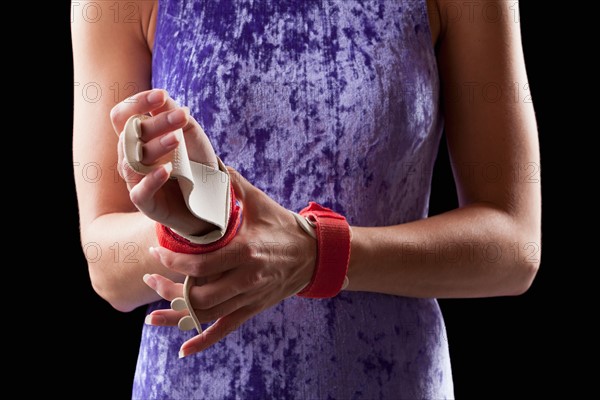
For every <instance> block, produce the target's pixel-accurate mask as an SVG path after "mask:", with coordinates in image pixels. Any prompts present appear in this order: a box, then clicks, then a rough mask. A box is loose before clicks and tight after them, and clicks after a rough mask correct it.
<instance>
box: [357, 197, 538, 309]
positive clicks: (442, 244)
mask: <svg viewBox="0 0 600 400" xmlns="http://www.w3.org/2000/svg"><path fill="white" fill-rule="evenodd" d="M535 220H536V218H533V217H532V221H533V222H532V223H530V221H529V220H528V219H525V220H523V219H522V218H517V217H515V216H514V215H510V214H508V213H506V212H504V211H501V210H499V209H496V208H493V207H491V206H489V205H487V204H484V203H474V204H471V205H469V206H466V207H463V208H460V209H456V210H453V211H449V212H446V213H444V214H441V215H438V216H435V217H431V218H427V219H423V220H419V221H415V222H411V223H407V224H402V225H396V226H389V227H374V228H361V227H353V228H352V231H353V239H352V252H351V258H350V267H349V272H348V277H349V279H350V285H349V287H348V288H347V290H357V291H370V292H379V293H387V294H393V295H401V296H409V297H435V298H468V297H488V296H503V295H516V294H520V293H523V292H524V291H525V290H527V288H528V287H529V285H530V284H531V281H532V280H533V278H534V276H535V274H536V271H537V267H538V265H539V259H540V249H541V247H540V234H539V229H537V227H538V224H537V223H535Z"/></svg>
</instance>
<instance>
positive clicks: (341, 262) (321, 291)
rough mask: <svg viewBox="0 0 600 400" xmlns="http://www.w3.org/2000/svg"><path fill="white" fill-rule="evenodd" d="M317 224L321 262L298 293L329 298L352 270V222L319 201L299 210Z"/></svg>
mask: <svg viewBox="0 0 600 400" xmlns="http://www.w3.org/2000/svg"><path fill="white" fill-rule="evenodd" d="M299 214H300V215H302V216H303V217H306V218H308V219H309V221H311V222H312V223H313V224H314V225H315V227H316V231H317V232H316V233H317V261H316V265H315V272H314V273H313V276H312V279H311V281H310V283H309V284H308V286H307V287H305V288H304V289H302V290H301V291H300V292H299V293H298V296H300V297H310V298H329V297H334V296H336V295H337V294H338V293H339V292H340V290H342V285H343V284H344V279H345V278H346V274H347V273H348V264H349V262H350V225H348V222H347V221H346V218H344V216H343V215H340V214H338V213H336V212H334V211H333V210H330V209H329V208H326V207H323V206H321V205H319V204H317V203H315V202H312V201H311V202H310V203H309V205H308V207H306V208H304V209H303V210H302V211H300V212H299Z"/></svg>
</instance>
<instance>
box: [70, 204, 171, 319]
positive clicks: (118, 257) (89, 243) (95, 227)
mask: <svg viewBox="0 0 600 400" xmlns="http://www.w3.org/2000/svg"><path fill="white" fill-rule="evenodd" d="M154 224H155V222H154V221H152V220H150V219H148V218H147V217H145V216H144V215H143V214H141V213H139V212H131V213H111V214H105V215H102V216H100V217H98V218H96V219H95V220H94V221H93V222H91V223H90V224H89V225H88V226H87V227H85V228H83V229H82V230H81V243H82V248H83V251H84V254H85V257H86V260H87V262H88V269H89V274H90V279H91V283H92V286H93V288H94V290H95V291H96V292H97V293H98V295H100V296H101V297H102V298H103V299H105V300H106V301H108V302H109V303H110V304H111V305H112V306H113V307H114V308H116V309H118V310H120V311H124V312H128V311H131V310H133V309H135V308H137V307H139V306H141V305H144V304H148V303H150V302H153V301H156V300H159V299H160V296H158V295H157V294H156V292H154V291H153V290H151V289H149V288H148V286H147V285H146V284H144V282H143V281H142V277H143V276H144V274H146V273H160V274H162V275H164V276H167V277H169V278H171V279H173V280H174V281H182V280H183V276H182V275H178V274H176V273H174V272H173V271H170V270H169V269H167V268H165V267H164V266H162V265H161V264H160V263H158V262H157V261H156V260H155V259H154V258H152V257H151V256H150V254H149V252H148V249H149V247H151V246H156V245H157V240H156V234H155V230H154Z"/></svg>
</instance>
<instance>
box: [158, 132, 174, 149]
mask: <svg viewBox="0 0 600 400" xmlns="http://www.w3.org/2000/svg"><path fill="white" fill-rule="evenodd" d="M158 141H159V142H160V144H162V145H163V146H165V147H167V148H171V147H175V146H176V145H177V144H179V140H177V135H175V132H169V133H167V134H166V135H164V136H162V137H161V138H160V139H159V140H158Z"/></svg>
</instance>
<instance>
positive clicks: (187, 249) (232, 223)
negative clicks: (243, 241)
mask: <svg viewBox="0 0 600 400" xmlns="http://www.w3.org/2000/svg"><path fill="white" fill-rule="evenodd" d="M230 197H231V207H230V210H231V211H230V214H229V223H228V224H227V230H226V231H225V235H223V237H222V238H221V239H219V240H217V241H216V242H213V243H210V244H198V243H193V242H190V241H189V240H187V239H186V238H184V237H182V236H180V235H178V234H177V233H175V232H173V231H172V230H171V229H170V228H169V227H167V226H165V225H163V224H160V223H156V236H157V237H158V244H160V245H161V246H162V247H165V248H167V249H169V250H172V251H175V252H178V253H188V254H203V253H210V252H211V251H215V250H218V249H220V248H221V247H225V246H226V245H227V244H228V243H229V242H231V240H232V239H233V238H234V237H235V234H236V233H237V230H238V227H239V225H240V219H241V215H242V214H241V212H240V206H239V205H237V203H236V200H235V192H234V191H233V187H231V196H230Z"/></svg>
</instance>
